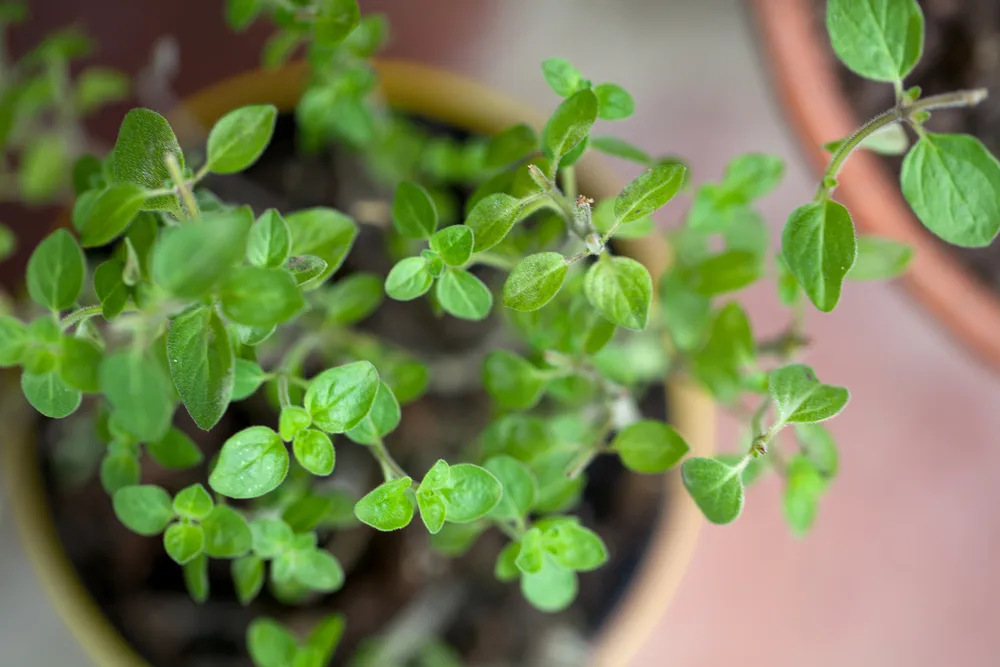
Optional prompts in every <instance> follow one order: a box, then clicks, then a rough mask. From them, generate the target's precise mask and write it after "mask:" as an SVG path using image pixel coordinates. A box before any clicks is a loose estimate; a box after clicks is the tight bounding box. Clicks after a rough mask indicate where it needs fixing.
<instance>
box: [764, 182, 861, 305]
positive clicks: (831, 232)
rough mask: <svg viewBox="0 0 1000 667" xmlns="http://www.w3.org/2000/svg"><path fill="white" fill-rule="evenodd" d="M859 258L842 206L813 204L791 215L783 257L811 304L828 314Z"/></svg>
mask: <svg viewBox="0 0 1000 667" xmlns="http://www.w3.org/2000/svg"><path fill="white" fill-rule="evenodd" d="M857 254H858V244H857V239H856V238H855V236H854V223H853V222H851V216H850V214H849V213H848V212H847V209H846V208H844V207H843V205H841V204H839V203H837V202H835V201H829V200H828V201H824V202H814V203H812V204H806V205H805V206H800V207H799V208H797V209H795V210H794V211H792V214H791V215H790V216H789V217H788V222H786V223H785V229H784V231H783V232H782V234H781V256H782V257H783V258H784V260H785V263H786V264H787V265H788V270H789V271H791V273H792V275H794V276H795V279H796V280H798V281H799V284H800V285H802V289H803V290H804V291H805V293H806V295H807V296H808V297H809V300H810V301H812V302H813V305H815V306H816V308H818V309H819V310H821V311H823V312H824V313H829V312H830V311H832V310H833V309H834V308H835V307H836V306H837V302H838V301H839V300H840V288H841V286H842V285H843V284H844V277H845V276H846V275H847V272H848V271H850V270H851V267H852V266H853V265H854V261H855V259H856V257H857Z"/></svg>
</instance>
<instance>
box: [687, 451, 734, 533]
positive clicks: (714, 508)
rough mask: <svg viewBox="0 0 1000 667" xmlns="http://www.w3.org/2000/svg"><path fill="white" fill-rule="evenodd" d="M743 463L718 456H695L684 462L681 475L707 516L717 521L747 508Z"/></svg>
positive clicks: (730, 519)
mask: <svg viewBox="0 0 1000 667" xmlns="http://www.w3.org/2000/svg"><path fill="white" fill-rule="evenodd" d="M742 472H743V469H742V468H741V467H739V466H730V465H726V464H725V463H723V462H721V461H717V460H715V459H704V458H691V459H688V460H687V461H685V462H684V463H683V464H682V465H681V479H682V480H683V481H684V486H685V487H687V490H688V493H690V494H691V497H692V498H694V502H695V504H697V505H698V508H699V509H700V510H701V512H702V514H704V515H705V518H706V519H708V520H709V521H711V522H712V523H716V524H725V523H731V522H732V521H735V520H736V518H737V517H739V515H740V513H741V512H742V511H743V500H744V498H743V481H742V479H741V478H740V473H742Z"/></svg>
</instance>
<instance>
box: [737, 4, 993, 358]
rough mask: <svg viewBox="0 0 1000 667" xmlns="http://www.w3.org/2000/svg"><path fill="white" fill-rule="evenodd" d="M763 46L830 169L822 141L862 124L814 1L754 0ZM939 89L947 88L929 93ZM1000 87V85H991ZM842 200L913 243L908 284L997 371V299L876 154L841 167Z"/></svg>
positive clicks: (865, 220) (800, 130) (789, 103)
mask: <svg viewBox="0 0 1000 667" xmlns="http://www.w3.org/2000/svg"><path fill="white" fill-rule="evenodd" d="M753 4H754V13H755V16H756V20H757V24H758V27H759V31H760V36H759V40H760V43H761V48H762V50H763V53H764V55H765V58H766V60H767V63H768V65H769V68H770V73H771V77H772V79H773V83H774V85H775V87H776V89H777V92H778V96H779V98H780V101H781V104H782V106H783V107H784V110H785V112H786V115H787V117H788V119H789V121H790V122H791V125H792V129H794V131H795V133H796V134H797V136H798V139H799V141H800V142H801V143H802V144H804V149H805V150H806V152H807V155H808V157H809V159H810V162H811V163H812V164H813V166H814V168H815V170H816V173H817V174H821V173H822V172H823V170H824V169H825V168H826V164H827V161H828V155H827V154H826V152H825V151H824V150H823V148H822V146H823V144H824V143H825V142H828V141H832V140H835V139H840V138H842V137H845V136H847V135H849V134H850V133H851V132H853V131H854V130H855V129H857V128H858V127H859V126H860V124H861V120H859V119H857V118H855V116H854V112H853V111H852V110H851V108H850V107H849V106H848V104H847V101H846V98H845V97H844V95H843V94H842V93H841V86H840V82H839V81H838V79H837V73H836V68H835V63H834V61H833V60H832V57H831V56H830V51H829V49H828V48H827V46H826V44H827V43H828V38H827V35H826V34H825V33H824V32H823V31H822V30H821V25H822V24H821V22H819V21H817V20H816V16H815V14H814V12H815V3H814V2H812V1H811V0H754V3H753ZM928 92H942V91H928ZM993 92H997V91H993ZM839 181H840V187H839V188H838V189H837V198H838V199H841V200H842V201H843V202H844V203H845V204H846V205H847V207H848V209H850V211H851V215H852V216H853V217H854V220H855V222H856V223H857V224H858V226H859V227H860V228H862V229H864V230H865V231H868V232H872V233H875V234H879V235H883V236H887V237H890V238H894V239H897V240H899V241H902V242H904V243H907V244H909V245H910V246H912V247H913V248H914V249H915V251H916V252H915V256H914V260H913V265H912V267H911V268H910V270H909V271H908V272H907V274H906V276H905V277H904V281H905V285H906V286H907V288H908V289H909V290H910V291H911V292H912V293H913V294H914V295H915V296H916V297H917V299H918V300H919V301H920V302H921V303H922V304H923V305H924V306H925V307H926V308H927V309H928V310H930V311H931V312H932V313H933V314H934V315H935V316H937V318H938V319H939V320H940V321H941V323H942V324H943V325H944V326H945V327H946V328H947V329H948V330H949V331H950V332H951V333H952V334H953V335H954V336H956V337H957V338H958V339H959V340H960V341H962V342H963V343H965V345H967V346H968V347H969V348H970V349H971V350H973V351H974V352H976V353H977V354H979V355H981V356H982V357H984V358H985V359H986V360H987V361H988V362H989V363H990V364H992V366H993V367H994V368H995V369H1000V335H998V334H997V332H998V331H1000V299H998V298H997V297H996V295H995V294H994V293H993V292H992V291H990V290H989V289H987V288H986V287H984V286H983V285H982V284H980V282H979V281H978V280H976V279H975V278H974V277H973V276H972V275H971V274H970V273H969V272H968V271H967V270H966V269H965V268H964V267H963V266H962V265H961V264H960V263H959V261H958V260H957V259H956V258H955V256H954V255H953V254H951V253H950V252H948V251H947V250H945V249H944V248H943V247H942V246H941V245H939V243H938V241H936V240H935V239H934V237H933V236H932V235H931V234H930V232H927V231H926V230H925V229H924V228H923V225H921V223H920V221H919V220H918V219H917V218H916V216H915V215H914V214H913V212H912V211H911V210H910V207H909V206H908V205H907V203H906V201H905V200H904V199H903V196H902V194H901V193H900V190H899V183H898V182H897V181H896V179H895V178H894V177H893V176H892V174H891V173H890V172H889V170H888V169H886V168H885V166H884V165H883V164H882V162H881V161H880V159H879V158H878V156H876V155H874V154H871V153H868V152H866V151H859V152H857V153H856V154H854V155H852V156H851V159H850V160H848V162H847V165H846V166H845V167H844V169H843V171H842V172H841V175H840V178H839Z"/></svg>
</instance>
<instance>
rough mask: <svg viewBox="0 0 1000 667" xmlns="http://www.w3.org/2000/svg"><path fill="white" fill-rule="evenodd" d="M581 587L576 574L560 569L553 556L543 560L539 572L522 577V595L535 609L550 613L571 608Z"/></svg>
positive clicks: (525, 574)
mask: <svg viewBox="0 0 1000 667" xmlns="http://www.w3.org/2000/svg"><path fill="white" fill-rule="evenodd" d="M579 586H580V585H579V581H578V579H577V575H576V572H573V571H572V570H567V569H565V568H563V567H560V566H559V565H558V564H557V563H556V562H555V560H554V559H553V558H552V557H551V556H546V557H545V558H544V559H543V565H542V567H541V569H539V570H538V571H537V572H525V573H523V574H522V575H521V594H522V595H524V597H525V599H526V600H527V601H528V602H530V603H531V605H532V606H533V607H535V608H536V609H539V610H541V611H544V612H548V613H555V612H558V611H562V610H564V609H566V608H567V607H569V606H570V605H571V604H572V603H573V600H575V599H576V595H577V592H578V591H579Z"/></svg>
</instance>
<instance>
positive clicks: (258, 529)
mask: <svg viewBox="0 0 1000 667" xmlns="http://www.w3.org/2000/svg"><path fill="white" fill-rule="evenodd" d="M250 534H251V536H252V542H253V550H254V553H256V554H257V555H258V556H260V557H261V558H275V557H277V556H279V555H281V554H282V553H284V552H285V551H288V550H289V549H291V548H292V547H293V546H294V542H295V533H293V532H292V529H291V527H290V526H289V525H288V524H287V523H285V522H284V521H282V520H280V519H268V518H259V519H254V520H253V521H251V522H250Z"/></svg>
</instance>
